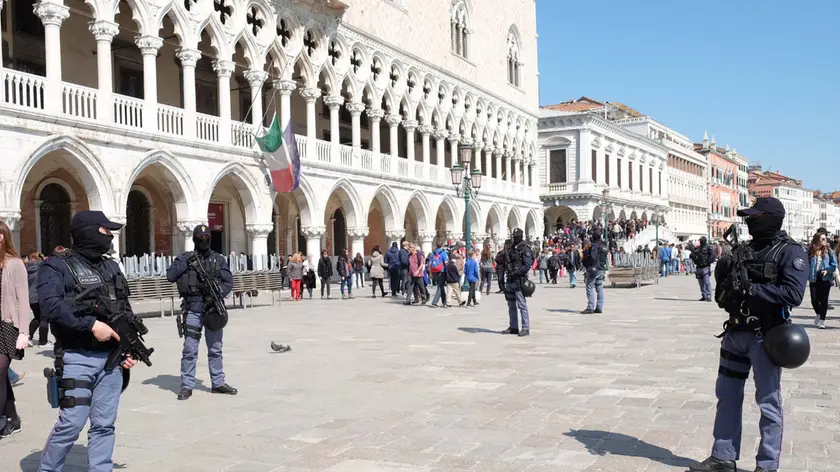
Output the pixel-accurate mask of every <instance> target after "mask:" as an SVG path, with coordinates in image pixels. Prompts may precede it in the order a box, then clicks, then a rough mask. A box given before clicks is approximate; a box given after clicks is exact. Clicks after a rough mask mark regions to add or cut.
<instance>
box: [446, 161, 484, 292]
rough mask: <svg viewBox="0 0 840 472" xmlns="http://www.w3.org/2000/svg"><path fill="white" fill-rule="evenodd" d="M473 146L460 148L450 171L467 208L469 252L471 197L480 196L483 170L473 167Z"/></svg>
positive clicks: (468, 243)
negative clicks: (456, 159) (456, 160)
mask: <svg viewBox="0 0 840 472" xmlns="http://www.w3.org/2000/svg"><path fill="white" fill-rule="evenodd" d="M472 152H473V150H472V147H471V146H468V145H462V146H461V147H460V148H459V149H458V160H459V161H460V162H456V163H455V165H453V166H452V168H451V169H450V172H451V173H452V185H454V186H455V193H456V194H457V195H458V197H459V198H463V199H464V208H466V212H467V213H466V215H465V216H464V219H465V221H464V226H465V228H464V238H465V239H466V244H467V247H466V249H467V251H466V252H467V254H469V251H470V249H471V247H472V236H471V235H470V199H472V198H477V197H478V191H479V190H480V189H481V171H480V170H477V169H473V168H472ZM461 288H462V290H464V289H466V290H469V283H468V282H467V278H466V277H464V285H463V286H462V287H461Z"/></svg>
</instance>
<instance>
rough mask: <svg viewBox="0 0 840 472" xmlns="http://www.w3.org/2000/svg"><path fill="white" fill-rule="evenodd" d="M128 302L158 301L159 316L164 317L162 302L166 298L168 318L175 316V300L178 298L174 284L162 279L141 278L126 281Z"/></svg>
mask: <svg viewBox="0 0 840 472" xmlns="http://www.w3.org/2000/svg"><path fill="white" fill-rule="evenodd" d="M128 290H129V293H130V295H129V297H128V299H129V300H130V301H144V300H159V301H160V316H161V317H163V316H166V309H165V308H164V305H163V302H164V300H166V299H167V298H168V299H169V304H170V313H169V314H170V316H171V315H174V314H175V299H176V298H180V295H179V294H178V290H177V288H176V287H175V284H171V283H169V282H168V281H167V280H166V279H165V278H163V277H143V278H139V279H130V280H128Z"/></svg>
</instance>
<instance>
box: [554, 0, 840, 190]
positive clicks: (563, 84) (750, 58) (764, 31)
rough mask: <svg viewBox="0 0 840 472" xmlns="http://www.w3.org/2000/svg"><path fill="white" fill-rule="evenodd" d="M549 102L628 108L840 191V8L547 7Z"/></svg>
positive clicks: (721, 0)
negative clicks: (588, 101) (589, 101)
mask: <svg viewBox="0 0 840 472" xmlns="http://www.w3.org/2000/svg"><path fill="white" fill-rule="evenodd" d="M537 32H538V34H539V44H538V47H539V70H540V104H541V105H549V104H552V103H558V102H561V101H565V100H569V99H573V98H577V97H580V96H581V95H586V96H588V97H591V98H594V99H596V100H599V101H619V102H622V103H624V104H626V105H628V106H631V107H633V108H635V109H636V110H638V111H639V112H641V113H643V114H646V115H650V116H652V117H653V118H654V119H656V120H658V121H660V122H662V123H663V124H665V125H667V126H669V127H670V128H672V129H674V130H676V131H678V132H680V133H682V134H685V135H687V136H689V137H690V138H692V139H693V140H694V141H695V142H699V141H700V140H701V139H702V137H703V131H704V130H708V132H709V135H710V136H711V135H712V134H714V135H716V136H717V142H718V145H719V146H725V145H726V144H727V143H729V145H730V146H732V147H735V148H737V150H738V152H739V153H740V154H742V155H744V156H746V157H747V158H749V159H750V160H751V161H758V162H760V163H761V164H763V165H764V166H765V168H768V167H769V168H772V169H773V170H776V169H778V170H780V171H782V172H783V173H785V174H787V175H790V176H791V177H794V178H798V179H802V180H803V185H804V186H806V187H808V188H813V189H821V190H826V191H827V190H840V174H838V173H837V171H836V170H835V169H836V168H837V164H838V162H840V145H838V144H839V143H838V138H840V0H804V1H801V2H793V1H790V0H702V1H688V0H642V1H626V0H602V1H599V2H583V1H568V0H537Z"/></svg>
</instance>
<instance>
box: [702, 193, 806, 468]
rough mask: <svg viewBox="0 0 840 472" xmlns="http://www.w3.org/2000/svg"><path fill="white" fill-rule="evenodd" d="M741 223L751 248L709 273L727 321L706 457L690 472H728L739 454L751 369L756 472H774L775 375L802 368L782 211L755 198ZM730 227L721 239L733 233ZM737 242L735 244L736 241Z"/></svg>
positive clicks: (802, 266) (795, 251)
mask: <svg viewBox="0 0 840 472" xmlns="http://www.w3.org/2000/svg"><path fill="white" fill-rule="evenodd" d="M738 216H743V217H746V224H747V228H748V230H749V233H750V235H752V241H751V242H750V243H748V244H746V245H739V244H733V246H734V247H733V249H732V252H731V254H730V255H727V256H724V257H722V258H721V260H720V262H718V265H717V267H716V268H715V281H716V282H717V286H716V289H715V300H716V301H717V303H718V305H719V306H720V307H721V308H724V309H726V311H727V312H728V313H729V320H728V321H727V322H726V323H724V328H725V332H724V334H723V335H722V337H723V341H722V343H721V350H720V367H719V370H718V377H717V385H716V387H715V394H716V395H717V398H718V404H717V414H716V415H715V425H714V432H713V434H714V445H713V447H712V455H711V457H709V458H708V459H706V460H705V461H703V462H702V463H701V464H698V465H695V466H692V467H691V468H690V469H691V471H692V472H734V471H736V470H737V469H736V466H735V461H736V460H738V459H739V458H740V450H741V413H742V403H743V401H744V383H745V382H746V380H747V377H748V376H749V372H750V368H751V367H752V370H753V375H754V376H755V378H754V380H755V390H756V395H755V398H756V402H757V403H758V406H759V409H760V410H761V420H760V422H759V429H760V432H761V443H760V444H759V447H758V453H757V455H756V468H755V472H775V471H776V470H777V469H778V467H779V456H780V454H781V450H782V427H783V426H782V425H783V416H782V397H781V393H780V386H781V374H782V367H787V368H795V367H798V366H799V365H801V364H802V363H804V362H805V360H806V359H807V357H808V354H809V353H810V345H809V344H808V338H807V335H806V334H805V332H804V330H803V329H802V328H801V327H800V326H798V325H793V324H790V319H789V317H790V309H791V307H794V306H797V305H799V304H800V303H801V302H802V297H803V295H804V293H805V284H806V281H807V278H808V262H807V261H808V259H807V255H806V254H805V250H804V249H803V248H802V247H801V246H799V245H798V244H796V242H795V241H793V240H792V239H791V238H790V237H788V235H787V233H785V232H784V231H782V229H781V228H782V222H783V220H784V217H785V209H784V207H783V206H782V203H781V202H780V201H779V200H777V199H775V198H758V199H756V201H755V203H754V204H753V206H752V208H747V209H743V210H739V211H738ZM734 229H735V228H734V225H733V227H732V228H730V229H729V231H727V234H725V235H724V237H725V238H726V237H728V236H729V234H728V233H731V232H732V231H733V230H734ZM735 240H736V241H737V237H736V238H735Z"/></svg>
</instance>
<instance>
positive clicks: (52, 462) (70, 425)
mask: <svg viewBox="0 0 840 472" xmlns="http://www.w3.org/2000/svg"><path fill="white" fill-rule="evenodd" d="M120 228H122V225H121V224H119V223H115V222H113V221H108V219H107V218H106V217H105V215H104V214H103V213H102V212H101V211H80V212H78V213H76V215H75V216H73V220H72V221H71V222H70V235H71V236H72V238H73V244H72V246H71V248H70V249H69V250H66V251H63V252H61V253H56V255H55V256H54V257H50V258H48V259H47V260H46V261H44V263H43V264H42V265H41V268H40V269H39V271H38V302H39V303H40V307H41V316H43V317H44V318H45V319H46V320H48V321H49V323H50V328H51V330H52V332H53V334H54V335H55V339H56V342H55V347H54V350H55V355H56V363H55V366H56V369H55V371H49V370H48V372H50V373H51V375H50V376H56V377H57V378H58V379H60V380H57V384H58V388H59V390H58V391H59V392H60V393H59V395H58V398H55V399H54V400H55V401H56V403H55V404H53V406H54V407H60V408H61V413H60V414H59V416H58V422H56V424H55V427H54V428H53V430H52V432H51V433H50V436H49V438H48V439H47V444H46V446H45V447H44V452H43V454H42V456H41V465H40V468H39V469H38V470H39V471H41V472H52V471H59V470H61V469H62V467H63V466H64V461H65V459H66V458H67V454H69V453H70V450H71V449H72V447H73V443H74V442H76V440H77V439H78V438H79V433H80V432H81V431H82V429H83V428H84V426H85V423H86V422H87V421H88V419H90V429H89V430H88V462H89V464H90V470H91V471H92V472H104V471H109V472H110V471H111V470H112V468H113V461H112V455H113V453H114V441H115V438H114V422H115V421H116V420H117V408H118V406H119V401H120V393H121V391H122V390H123V389H124V387H125V386H127V381H128V376H127V374H128V369H131V368H132V367H134V365H135V364H136V362H137V361H136V360H135V358H133V357H132V356H131V355H126V354H124V353H123V352H124V351H123V350H121V349H120V343H119V342H118V341H119V340H120V335H119V334H118V333H117V332H116V331H115V330H114V328H112V327H111V326H110V325H109V324H107V323H106V322H104V321H102V320H101V319H99V317H98V316H97V312H96V311H94V310H97V309H99V307H100V304H102V303H104V304H108V305H112V306H109V307H108V308H109V309H111V310H116V311H117V312H119V313H120V314H121V316H124V317H125V318H128V319H129V320H130V322H131V323H132V326H134V323H139V319H135V318H134V313H133V312H132V310H131V305H130V304H129V302H128V295H129V293H128V285H127V284H126V280H125V277H124V276H123V274H122V272H121V271H120V268H119V266H118V265H117V262H116V261H114V260H113V259H111V258H109V257H106V256H105V254H106V252H108V250H109V249H110V248H111V241H112V240H113V238H114V236H113V235H112V234H111V231H116V230H118V229H120ZM103 298H104V300H105V301H104V302H103ZM112 313H113V312H112ZM139 325H140V326H142V323H139ZM123 334H124V336H125V334H126V333H123ZM141 334H142V333H141ZM149 353H151V352H149ZM48 378H49V376H48Z"/></svg>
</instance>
